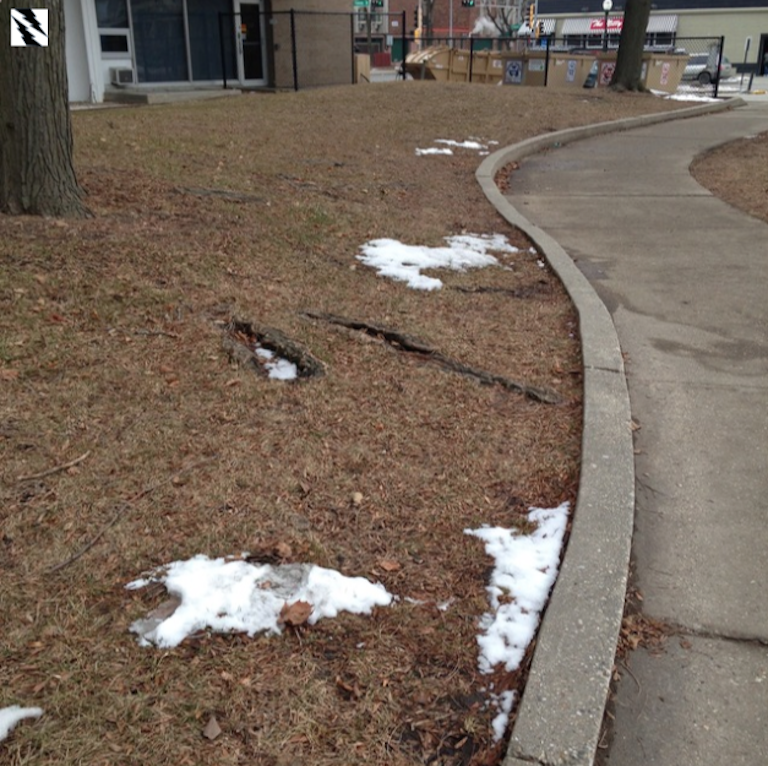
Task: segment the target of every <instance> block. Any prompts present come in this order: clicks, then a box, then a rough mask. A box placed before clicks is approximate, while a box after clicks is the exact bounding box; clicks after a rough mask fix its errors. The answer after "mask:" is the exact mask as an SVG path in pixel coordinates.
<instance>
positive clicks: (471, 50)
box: [467, 37, 475, 82]
mask: <svg viewBox="0 0 768 766" xmlns="http://www.w3.org/2000/svg"><path fill="white" fill-rule="evenodd" d="M474 59H475V38H474V37H470V38H469V71H468V74H469V79H468V80H467V82H472V63H473V61H474Z"/></svg>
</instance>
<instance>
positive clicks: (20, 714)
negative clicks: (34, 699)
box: [0, 705, 43, 742]
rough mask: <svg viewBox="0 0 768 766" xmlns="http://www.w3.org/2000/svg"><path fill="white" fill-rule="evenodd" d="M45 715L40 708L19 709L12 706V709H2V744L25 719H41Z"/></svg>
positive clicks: (0, 722)
mask: <svg viewBox="0 0 768 766" xmlns="http://www.w3.org/2000/svg"><path fill="white" fill-rule="evenodd" d="M42 714H43V710H42V708H39V707H19V706H18V705H11V706H10V707H4V708H0V742H2V741H3V740H4V739H5V738H6V737H7V736H8V735H9V734H10V733H11V729H13V727H14V726H16V724H17V723H18V722H19V721H21V720H23V719H24V718H40V716H41V715H42Z"/></svg>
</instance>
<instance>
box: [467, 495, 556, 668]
mask: <svg viewBox="0 0 768 766" xmlns="http://www.w3.org/2000/svg"><path fill="white" fill-rule="evenodd" d="M528 520H529V521H530V522H532V523H533V524H536V525H537V526H536V530H535V531H534V532H532V533H531V534H530V535H521V534H520V533H519V532H517V531H516V530H511V529H505V528H503V527H481V528H480V529H465V530H464V532H465V533H466V534H468V535H472V536H473V537H478V538H479V539H481V540H483V541H484V543H485V552H486V553H487V554H488V555H489V556H492V557H493V558H494V559H495V562H496V563H495V566H494V569H493V573H492V574H491V580H490V584H489V585H488V588H487V591H488V599H489V601H490V604H491V610H492V611H490V612H487V613H486V614H484V615H483V616H482V618H481V619H480V627H481V629H482V633H481V634H480V636H478V639H477V643H478V646H479V647H480V656H479V658H478V665H479V667H480V671H481V672H482V673H490V672H492V671H493V668H494V667H495V666H496V665H503V666H504V668H505V669H506V670H508V671H512V670H516V669H517V668H518V667H519V666H520V662H521V661H522V659H523V655H524V654H525V650H526V648H527V646H528V644H529V643H530V642H531V640H532V639H533V637H534V635H535V633H536V629H537V628H538V625H539V614H540V613H541V610H542V609H543V608H544V605H545V604H546V602H547V598H548V596H549V591H550V589H551V588H552V585H553V584H554V582H555V579H556V578H557V571H558V567H559V562H560V549H561V547H562V543H563V536H564V535H565V528H566V524H567V522H568V503H563V504H562V505H560V506H558V507H557V508H550V509H546V508H532V509H531V510H530V511H529V513H528Z"/></svg>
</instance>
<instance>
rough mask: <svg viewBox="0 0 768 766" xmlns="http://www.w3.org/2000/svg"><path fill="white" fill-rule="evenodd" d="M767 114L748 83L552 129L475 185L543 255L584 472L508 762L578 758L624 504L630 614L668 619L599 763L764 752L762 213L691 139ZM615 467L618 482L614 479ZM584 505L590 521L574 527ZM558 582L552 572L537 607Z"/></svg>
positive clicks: (766, 559) (636, 668)
mask: <svg viewBox="0 0 768 766" xmlns="http://www.w3.org/2000/svg"><path fill="white" fill-rule="evenodd" d="M766 130H768V99H765V98H762V99H760V98H756V99H751V98H750V99H749V100H748V105H747V106H745V107H743V108H740V109H736V110H730V111H723V112H720V113H717V114H711V115H707V116H700V117H695V118H690V119H685V120H680V119H677V120H673V121H667V122H660V123H657V124H654V125H652V126H649V127H643V128H638V129H635V130H629V131H624V132H619V133H610V134H607V135H603V136H599V137H596V138H592V139H589V140H584V141H579V142H578V143H573V144H568V145H563V144H564V143H565V142H564V141H557V137H556V136H552V137H550V138H549V145H551V146H552V147H553V149H552V150H551V151H549V152H547V153H545V154H539V155H535V156H531V157H528V158H527V159H525V160H524V161H523V162H522V163H521V168H520V170H518V171H516V172H515V173H514V176H513V178H512V188H511V191H510V192H509V193H508V198H507V200H506V201H503V202H502V201H499V200H498V198H497V197H495V196H494V193H493V192H491V191H489V189H488V188H486V194H487V195H488V196H489V198H491V200H492V201H493V202H494V204H496V206H497V207H498V208H499V209H500V212H502V213H503V214H504V215H505V217H507V218H508V219H510V220H511V221H512V222H513V223H515V224H516V225H521V228H523V229H524V230H526V231H527V232H528V233H529V235H531V236H532V238H533V239H534V241H535V242H536V243H537V245H538V246H539V247H541V248H542V249H543V250H544V252H545V253H546V254H547V256H548V257H550V254H554V255H553V258H551V260H552V261H553V264H552V265H553V267H554V268H555V270H556V271H558V273H559V274H560V275H561V278H563V279H564V283H565V284H566V287H567V288H568V289H569V292H570V293H571V295H572V297H573V298H574V301H575V303H576V305H577V309H578V310H579V313H580V321H581V327H582V330H581V332H582V340H583V342H584V343H585V450H584V454H583V460H582V463H583V465H584V466H585V470H586V473H587V476H586V480H587V483H588V484H589V485H590V486H587V487H586V488H585V487H584V480H585V477H584V476H583V477H582V488H581V490H580V497H579V505H578V508H577V516H576V524H575V526H574V536H573V537H572V539H571V543H570V545H569V550H568V552H567V554H566V558H565V561H564V565H563V572H562V575H565V576H566V579H567V580H568V581H570V583H571V584H570V585H568V584H566V585H564V586H563V587H564V588H565V589H566V591H567V594H568V596H569V597H570V599H578V598H580V596H581V594H582V593H584V594H586V595H587V597H588V598H589V597H590V593H591V596H592V597H593V599H594V600H593V601H590V600H587V601H585V602H582V603H581V604H580V608H581V609H582V612H583V614H582V615H579V614H576V615H575V616H574V615H573V613H572V612H571V624H570V625H569V624H567V622H566V623H563V622H562V621H561V623H560V624H559V626H558V627H557V629H556V630H557V631H559V635H558V636H557V637H556V638H555V639H552V637H551V636H547V635H544V633H545V632H546V631H549V630H550V628H547V625H546V623H547V621H548V620H557V619H558V617H557V614H555V615H552V614H550V613H549V612H548V614H547V616H546V617H545V621H544V625H543V628H542V633H543V635H541V636H540V643H539V647H538V648H537V652H536V656H535V658H534V665H535V664H536V662H537V660H538V659H539V657H538V655H539V653H540V651H543V652H544V653H545V656H548V657H549V661H548V665H549V666H550V667H545V668H534V669H532V679H533V683H532V682H531V681H530V680H529V685H528V687H527V688H526V694H525V696H524V698H523V701H522V705H521V709H520V714H519V718H518V721H517V724H516V725H515V729H514V730H513V734H512V741H511V744H510V754H509V756H508V759H507V761H506V763H507V764H509V765H510V766H512V764H515V765H516V764H518V763H520V764H522V763H524V762H528V763H530V762H539V763H543V764H580V765H583V766H588V764H591V763H592V759H593V758H594V753H595V748H596V745H597V742H596V737H595V725H596V723H597V722H596V718H597V717H598V716H599V713H601V712H602V708H601V707H600V708H599V713H596V712H595V711H596V708H595V705H596V701H597V700H598V699H599V697H600V692H599V690H600V688H603V689H604V688H605V686H602V687H601V684H604V682H605V679H606V677H607V674H609V673H610V664H608V667H606V657H607V656H608V652H607V651H606V643H610V638H611V635H613V642H614V646H615V638H616V635H615V629H614V632H613V634H611V630H612V627H611V625H610V616H611V614H610V612H611V609H615V608H616V605H617V602H616V592H617V591H621V590H623V587H624V583H625V579H624V578H625V576H626V572H621V571H619V570H620V568H621V567H620V563H619V560H618V559H616V560H612V559H611V557H615V556H618V557H620V556H622V555H624V553H625V551H626V549H625V548H622V544H621V540H620V539H619V538H620V537H621V535H625V536H626V537H627V538H629V537H630V536H632V526H631V524H632V518H631V515H632V509H631V508H630V511H629V514H627V513H626V508H627V505H628V503H629V504H630V505H633V506H634V535H633V539H632V546H633V554H634V559H635V561H636V573H637V580H638V582H637V585H638V586H639V588H640V590H641V591H642V593H643V596H644V611H645V613H646V615H647V616H649V617H652V618H654V619H657V620H661V621H664V622H667V623H669V624H671V625H674V626H676V627H677V628H678V629H679V631H680V635H679V636H675V637H673V638H671V639H670V641H669V645H668V649H667V652H666V653H665V654H664V655H662V656H659V657H655V656H649V655H648V654H647V653H645V652H644V651H642V650H640V651H637V652H635V653H634V654H633V655H632V656H631V657H630V658H629V667H630V668H631V674H627V673H624V674H623V676H622V678H621V681H620V682H619V684H618V690H617V700H616V723H615V731H614V734H615V737H614V741H613V744H612V746H611V749H610V751H609V753H607V763H609V764H610V765H611V766H614V765H615V766H641V765H642V766H647V765H649V764H659V765H661V766H679V765H681V764H696V766H709V765H710V764H711V766H715V765H717V766H722V764H728V765H729V766H738V765H743V766H763V764H764V763H766V759H768V599H767V598H766V573H768V525H767V524H766V522H768V332H767V331H768V225H766V224H764V223H762V222H760V221H757V220H756V219H754V218H751V217H749V216H747V215H745V214H743V213H740V212H739V211H737V210H735V209H733V208H731V207H730V206H729V205H727V204H726V203H724V202H722V201H720V200H718V199H717V198H715V197H713V196H712V195H711V194H710V193H709V192H708V191H707V190H705V189H703V188H702V187H701V186H699V185H698V184H697V183H696V182H695V181H694V180H693V179H692V178H691V176H690V174H689V172H688V167H689V165H690V162H691V160H692V159H693V158H694V157H695V156H696V155H697V154H699V153H700V152H702V151H705V150H706V149H707V148H708V147H711V146H714V145H717V144H721V143H724V142H726V141H729V140H733V139H735V138H739V137H742V136H746V135H754V134H756V133H759V132H763V131H766ZM545 144H546V142H545ZM555 146H557V147H558V148H554V147H555ZM497 154H499V157H496V158H495V160H493V161H491V162H490V163H489V164H488V166H487V167H486V168H485V171H484V174H483V173H481V172H480V171H479V172H478V176H479V178H480V180H481V183H484V179H485V181H487V180H488V177H490V178H492V173H493V172H495V170H498V168H499V167H501V165H502V164H503V163H504V162H505V161H508V160H509V159H514V158H516V156H515V155H514V152H513V153H509V152H507V153H506V154H504V153H503V152H502V153H497ZM523 154H525V151H523ZM517 156H521V155H520V153H519V152H518V155H517ZM490 159H491V158H489V160H490ZM509 203H511V206H512V212H511V213H510V211H509V210H506V209H505V208H504V205H505V204H506V205H507V206H508V205H509ZM569 261H570V262H569ZM573 262H575V264H576V266H577V267H578V269H580V271H581V274H582V275H584V276H586V278H587V280H588V282H589V283H591V285H592V286H593V287H594V289H595V290H596V291H597V293H598V294H599V296H600V298H601V299H602V304H600V305H599V306H598V305H595V301H594V298H593V297H592V296H590V294H589V290H587V289H585V288H584V285H583V284H581V283H580V281H579V277H578V276H576V275H574V274H573ZM598 303H599V301H598ZM606 307H607V309H608V312H610V318H609V319H612V320H613V325H614V326H615V330H616V332H617V333H618V342H619V345H620V351H621V352H623V353H624V355H625V356H626V358H627V359H628V360H629V361H628V365H627V369H626V382H628V385H629V394H630V402H631V415H632V417H633V418H634V419H635V420H636V421H638V422H639V423H640V426H641V428H640V430H639V431H637V433H636V434H635V443H634V448H635V449H634V452H635V454H634V472H632V466H631V462H632V456H631V452H630V457H629V458H627V457H626V453H627V443H628V441H629V442H630V445H629V449H630V450H631V437H630V436H629V422H628V413H627V412H626V411H625V409H624V408H623V406H622V391H621V387H622V385H626V384H625V383H624V382H623V381H624V374H625V370H624V366H623V361H622V359H621V356H620V355H619V358H618V359H617V358H616V357H617V349H616V348H615V346H614V339H613V338H612V336H611V332H612V328H611V329H610V330H607V329H606V328H605V325H604V320H605V317H604V316H601V311H603V312H604V311H605V308H606ZM593 325H594V326H595V327H597V326H598V325H599V326H600V329H599V330H595V327H593ZM601 337H602V339H603V340H602V341H601V340H600V338H601ZM601 343H602V345H603V346H604V348H603V350H602V351H603V353H602V354H601V349H600V345H601ZM601 440H602V441H603V444H602V449H601V447H600V444H599V442H600V441H601ZM590 444H591V445H592V446H589V445H590ZM628 463H629V464H630V465H629V466H628V465H627V464H628ZM593 470H594V471H597V472H600V473H601V474H602V478H601V479H600V480H599V481H594V480H592V479H591V478H590V476H589V473H590V471H593ZM628 471H629V472H630V473H631V474H632V476H631V477H630V481H631V480H633V479H635V478H636V493H635V492H632V491H631V489H630V490H627V489H626V486H625V485H626V483H627V473H628ZM612 475H613V476H614V477H615V481H612V480H611V476H612ZM600 485H602V490H603V492H604V493H605V498H604V499H601V498H600V496H599V492H600ZM582 492H583V493H585V497H582ZM628 496H631V497H630V499H629V500H628ZM580 515H581V519H580ZM625 516H626V517H628V523H627V519H624V520H623V521H622V519H623V518H624V517H625ZM584 519H586V523H587V529H588V532H587V534H588V538H587V540H586V541H585V540H584V539H581V540H579V539H576V540H575V539H574V538H575V536H576V532H577V530H578V529H579V525H580V524H581V521H582V520H584ZM590 539H591V549H590V545H589V541H590ZM626 542H627V546H628V544H629V540H628V539H627V541H626ZM574 543H576V546H575V548H574ZM606 559H607V561H606ZM625 563H626V559H625ZM560 585H561V584H560V583H558V587H560ZM580 586H583V587H580ZM601 587H602V589H603V590H602V591H601V590H600V588H601ZM590 589H591V590H590ZM557 595H558V594H557V588H556V589H555V593H553V602H552V604H551V607H550V609H551V610H553V611H554V612H555V613H557V612H559V611H560V610H561V607H560V606H558V605H557V604H556V603H555V601H556V596H557ZM560 600H561V601H562V599H560ZM595 613H597V615H598V616H597V618H596V617H595ZM585 626H588V627H586V628H585ZM614 627H615V626H614ZM601 631H602V635H597V634H600V632H601ZM548 645H550V647H551V648H549V649H547V646H548ZM571 666H576V668H577V671H578V672H576V673H572V672H571V671H572V667H571ZM561 670H562V676H563V681H562V687H563V688H562V689H561V688H560V687H559V686H558V674H559V673H560V671H561ZM571 677H573V678H574V679H581V680H582V683H577V681H574V680H570V681H569V679H570V678H571ZM569 683H570V684H571V686H569ZM582 685H583V686H589V687H590V688H591V691H590V693H589V694H584V693H583V692H582V690H581V686H582ZM603 702H604V693H603Z"/></svg>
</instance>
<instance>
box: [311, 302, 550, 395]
mask: <svg viewBox="0 0 768 766" xmlns="http://www.w3.org/2000/svg"><path fill="white" fill-rule="evenodd" d="M302 315H303V316H305V317H307V318H308V319H318V320H320V321H322V322H328V323H329V324H334V325H339V326H341V327H347V328H349V329H350V330H358V331H360V332H363V333H365V334H366V335H370V336H372V337H374V338H379V339H380V340H383V341H384V342H385V343H388V344H389V345H390V346H393V347H394V348H396V349H398V350H399V351H405V352H407V353H411V354H420V355H421V356H423V357H424V358H426V359H428V360H429V361H431V362H435V363H437V364H439V365H440V366H441V367H443V368H444V369H446V370H450V371H451V372H456V373H458V374H459V375H465V376H467V377H470V378H474V379H475V380H478V381H480V382H481V383H483V384H485V385H489V386H492V385H497V386H501V387H502V388H505V389H507V391H513V392H514V393H517V394H523V395H524V396H527V397H528V398H529V399H533V400H534V401H537V402H542V403H543V404H560V403H562V401H563V400H562V397H561V396H559V395H558V394H557V393H555V392H554V391H551V390H549V389H545V388H538V387H536V386H529V385H526V384H525V383H519V382H518V381H515V380H510V379H509V378H505V377H504V376H503V375H495V374H493V373H490V372H485V371H484V370H477V369H475V368H474V367H470V366H468V365H466V364H462V363H461V362H457V361H456V360H454V359H450V358H449V357H447V356H445V355H444V354H441V353H440V352H439V351H437V350H435V349H434V348H432V347H431V346H427V345H425V344H424V343H422V342H421V341H420V340H418V339H417V338H414V337H413V336H411V335H406V334H404V333H401V332H398V331H397V330H393V329H391V328H388V327H382V326H380V325H375V324H370V323H369V322H362V321H359V320H356V319H348V318H346V317H340V316H336V315H335V314H326V313H324V312H316V311H305V312H303V313H302Z"/></svg>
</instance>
